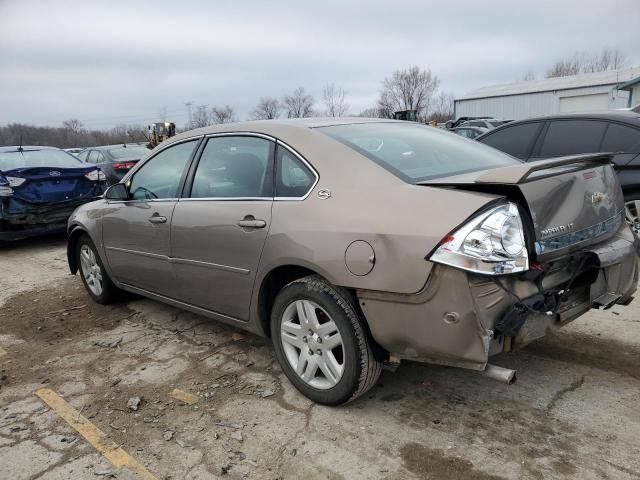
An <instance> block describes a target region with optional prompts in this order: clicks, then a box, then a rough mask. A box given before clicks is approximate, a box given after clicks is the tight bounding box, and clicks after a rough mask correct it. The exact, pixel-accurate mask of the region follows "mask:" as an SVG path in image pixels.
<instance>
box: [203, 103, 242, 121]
mask: <svg viewBox="0 0 640 480" xmlns="http://www.w3.org/2000/svg"><path fill="white" fill-rule="evenodd" d="M210 118H211V122H212V123H213V124H220V123H232V122H235V121H237V120H236V118H235V112H234V111H233V108H232V107H231V106H229V105H225V106H220V107H213V108H212V109H211V117H210Z"/></svg>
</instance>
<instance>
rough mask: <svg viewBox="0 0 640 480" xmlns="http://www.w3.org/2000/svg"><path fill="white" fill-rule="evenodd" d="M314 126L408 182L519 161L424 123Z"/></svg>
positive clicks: (513, 163)
mask: <svg viewBox="0 0 640 480" xmlns="http://www.w3.org/2000/svg"><path fill="white" fill-rule="evenodd" d="M318 130H319V131H321V132H323V133H325V134H327V135H329V136H330V137H332V138H334V139H335V140H338V141H339V142H341V143H343V144H344V145H346V146H348V147H350V148H352V149H353V150H355V151H357V152H359V153H361V154H362V155H364V156H365V157H367V158H369V159H370V160H373V161H374V162H376V163H377V164H378V165H380V166H382V167H383V168H385V169H386V170H388V171H390V172H391V173H393V174H394V175H396V176H397V177H399V178H401V179H403V180H404V181H406V182H408V183H417V182H421V181H426V180H430V179H433V178H441V177H448V176H451V175H458V174H462V173H467V172H475V171H479V170H485V169H489V168H498V167H504V166H508V165H519V164H520V162H518V161H517V160H515V159H513V158H511V157H509V156H508V155H505V154H503V153H501V152H498V151H496V150H494V149H492V148H487V147H485V146H484V145H482V144H480V143H477V142H469V141H467V140H465V139H463V138H460V136H459V135H455V134H453V133H449V132H444V131H442V130H440V129H439V128H433V127H427V126H424V125H416V124H411V123H400V122H398V123H384V122H380V123H377V122H376V123H359V124H351V125H335V126H331V127H320V128H318Z"/></svg>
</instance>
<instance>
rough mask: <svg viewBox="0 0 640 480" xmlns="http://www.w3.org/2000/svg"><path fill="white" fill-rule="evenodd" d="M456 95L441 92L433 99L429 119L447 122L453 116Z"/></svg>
mask: <svg viewBox="0 0 640 480" xmlns="http://www.w3.org/2000/svg"><path fill="white" fill-rule="evenodd" d="M453 104H454V97H453V94H452V93H448V92H440V93H439V94H438V95H436V96H435V97H434V99H433V103H432V107H431V113H430V114H429V116H428V117H427V119H428V120H429V121H432V120H435V121H436V122H438V123H440V122H446V121H447V120H451V119H452V118H453Z"/></svg>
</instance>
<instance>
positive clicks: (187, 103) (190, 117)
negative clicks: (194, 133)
mask: <svg viewBox="0 0 640 480" xmlns="http://www.w3.org/2000/svg"><path fill="white" fill-rule="evenodd" d="M184 104H185V105H186V107H187V118H188V120H187V130H191V129H192V128H193V117H192V116H191V105H193V102H184Z"/></svg>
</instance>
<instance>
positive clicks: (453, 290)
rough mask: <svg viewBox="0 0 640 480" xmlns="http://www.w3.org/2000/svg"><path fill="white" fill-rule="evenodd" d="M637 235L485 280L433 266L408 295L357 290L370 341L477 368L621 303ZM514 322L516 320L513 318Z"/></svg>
mask: <svg viewBox="0 0 640 480" xmlns="http://www.w3.org/2000/svg"><path fill="white" fill-rule="evenodd" d="M637 249H638V240H637V239H636V237H635V236H634V235H633V233H632V232H631V231H630V230H629V228H628V227H627V226H626V225H623V226H622V227H621V228H620V229H619V230H618V232H617V233H616V235H615V236H614V237H613V238H611V239H609V240H607V241H606V242H603V243H601V244H596V245H593V246H591V247H588V248H586V249H585V250H584V251H581V252H579V253H578V254H575V255H573V256H572V257H571V258H567V259H561V260H556V261H554V262H552V263H550V264H548V265H545V266H544V275H540V276H539V277H538V278H536V279H534V278H533V277H534V275H533V273H535V272H528V273H527V274H519V275H505V276H501V277H489V276H484V275H477V274H472V273H467V272H465V271H462V270H459V269H456V268H452V267H447V266H443V265H436V266H434V268H433V270H432V272H431V275H430V277H429V280H428V282H427V284H426V285H425V287H424V289H423V290H421V291H420V292H418V293H416V294H412V295H401V294H392V293H385V292H377V291H370V290H359V291H358V300H359V303H360V306H361V308H362V311H363V313H364V315H365V317H366V319H367V322H368V324H369V327H370V330H371V333H372V335H373V338H374V339H375V340H376V341H377V342H378V344H380V345H381V346H382V347H383V348H385V349H386V350H387V351H388V352H389V353H390V354H391V355H393V356H394V357H397V358H400V359H409V360H415V361H422V362H428V363H437V364H442V365H451V366H458V367H465V368H471V369H475V370H483V369H485V368H486V366H487V362H488V359H489V357H490V356H491V355H494V354H497V353H500V352H503V351H510V350H513V349H515V348H519V347H522V346H524V345H526V344H528V343H530V342H531V341H533V340H535V339H537V338H540V337H542V336H544V335H545V334H546V333H547V332H548V331H550V330H554V329H558V328H561V327H563V326H564V325H566V324H567V323H569V322H571V321H572V320H575V319H576V318H578V317H579V316H581V315H582V314H584V313H586V312H587V311H588V310H589V309H591V308H609V307H610V306H612V305H613V304H616V303H619V304H623V305H626V304H628V303H629V302H630V301H631V299H632V298H633V294H634V292H635V291H636V287H637V282H638V261H637ZM514 319H515V321H514Z"/></svg>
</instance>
